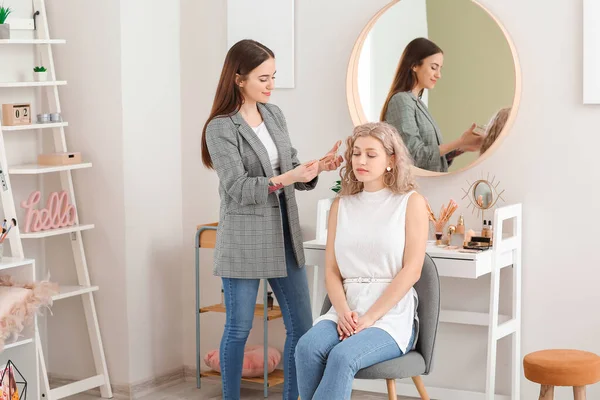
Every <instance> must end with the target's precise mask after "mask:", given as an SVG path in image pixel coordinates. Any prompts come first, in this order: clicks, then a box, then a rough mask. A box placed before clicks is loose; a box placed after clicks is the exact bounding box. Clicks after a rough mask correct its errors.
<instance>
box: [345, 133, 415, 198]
mask: <svg viewBox="0 0 600 400" xmlns="http://www.w3.org/2000/svg"><path fill="white" fill-rule="evenodd" d="M368 136H370V137H373V138H375V139H377V140H379V141H380V142H381V144H382V145H383V148H384V149H385V152H386V154H387V155H388V157H391V156H394V157H395V160H394V165H393V166H392V170H391V171H389V172H385V173H384V176H383V183H384V184H385V185H386V186H387V188H388V189H390V190H391V191H392V192H394V193H398V194H404V193H408V192H410V191H411V190H415V189H416V188H417V183H416V181H415V177H414V176H413V173H412V166H413V165H414V164H413V161H412V158H411V157H410V153H409V152H408V149H407V148H406V146H405V145H404V142H403V141H402V138H401V137H400V134H399V133H398V131H397V130H396V128H394V127H393V126H392V125H390V124H388V123H387V122H367V123H365V124H362V125H358V126H356V127H355V128H354V131H353V132H352V136H348V138H347V139H346V154H345V156H346V165H344V166H343V167H342V168H341V169H340V178H341V184H342V189H341V190H340V193H339V195H340V196H351V195H353V194H356V193H360V192H362V191H363V188H364V186H363V183H362V182H359V181H358V179H356V176H355V175H354V170H353V168H352V154H353V152H354V143H355V142H356V139H358V138H361V137H368Z"/></svg>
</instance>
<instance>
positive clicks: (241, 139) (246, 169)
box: [202, 40, 342, 400]
mask: <svg viewBox="0 0 600 400" xmlns="http://www.w3.org/2000/svg"><path fill="white" fill-rule="evenodd" d="M274 79H275V56H274V54H273V52H272V51H271V50H270V49H268V48H267V47H265V46H264V45H262V44H261V43H258V42H256V41H253V40H242V41H240V42H238V43H236V44H235V45H233V46H232V47H231V49H230V50H229V52H228V53H227V56H226V58H225V63H224V65H223V70H222V72H221V77H220V79H219V83H218V86H217V91H216V95H215V99H214V102H213V107H212V111H211V113H210V116H209V118H208V120H207V122H206V124H205V126H204V129H203V131H202V162H203V164H204V165H205V166H206V167H207V168H211V169H214V170H216V172H217V175H218V177H219V195H220V198H221V205H220V215H219V228H218V230H217V242H216V246H215V261H214V274H215V275H216V276H220V277H221V278H222V281H223V289H224V292H225V307H226V322H225V330H224V332H223V337H222V339H221V346H220V351H219V354H220V366H221V379H222V386H223V399H226V400H227V399H239V398H240V382H241V375H242V362H243V358H244V347H245V345H246V340H247V339H248V335H249V333H250V329H251V328H252V321H253V318H254V308H255V304H256V296H257V294H258V286H259V283H260V279H263V278H268V279H269V284H270V286H271V288H272V289H273V291H274V293H275V296H276V297H277V301H278V302H279V305H280V307H281V311H282V313H283V320H284V323H285V327H286V341H285V348H284V354H283V357H284V372H285V384H284V396H283V398H284V399H294V400H296V399H297V398H298V387H297V382H296V367H295V362H294V350H295V347H296V343H297V342H298V339H300V337H301V336H302V335H303V334H304V333H305V332H306V331H308V329H309V328H310V327H311V325H312V315H311V308H310V297H309V291H308V283H307V279H306V270H305V269H304V268H302V267H303V266H304V251H303V245H302V234H301V231H300V223H299V217H298V206H297V204H296V197H295V196H296V194H295V191H296V190H312V189H314V188H315V186H316V184H317V179H318V175H319V173H320V172H321V171H331V170H335V169H337V168H338V167H339V165H340V163H341V161H342V159H341V156H340V157H337V156H336V155H335V153H336V152H337V148H338V147H339V145H340V144H341V142H338V143H336V145H335V146H334V147H333V149H332V150H331V151H330V152H329V153H327V155H326V156H325V157H323V158H322V159H321V160H319V161H317V160H314V161H310V162H307V163H304V164H301V163H300V162H299V161H298V157H297V151H296V149H295V148H294V147H292V143H291V141H290V137H289V134H288V130H287V125H286V121H285V118H284V116H283V113H282V112H281V110H280V109H279V107H277V106H275V105H272V104H267V103H268V101H269V96H270V95H271V90H272V89H273V87H274ZM264 345H265V346H266V345H267V343H265V344H264Z"/></svg>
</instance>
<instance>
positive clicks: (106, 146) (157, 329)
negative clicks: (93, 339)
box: [47, 0, 182, 388]
mask: <svg viewBox="0 0 600 400" xmlns="http://www.w3.org/2000/svg"><path fill="white" fill-rule="evenodd" d="M47 4H48V13H49V18H50V31H51V35H52V36H53V37H57V38H64V39H66V40H67V45H65V46H62V47H61V46H55V47H54V48H55V49H56V53H55V60H56V67H57V71H58V72H57V73H58V76H59V79H66V80H67V81H68V82H69V85H68V86H67V87H65V88H64V89H61V92H60V94H61V99H62V102H63V104H62V105H63V110H64V111H63V115H64V116H65V119H66V120H68V121H69V123H70V126H69V128H67V130H66V134H67V142H68V146H69V148H70V149H72V150H74V151H82V153H83V155H84V157H85V158H86V159H87V160H89V161H91V162H92V163H93V164H94V167H93V168H92V169H89V170H84V171H80V172H82V173H79V172H76V173H75V174H74V175H75V190H76V194H77V195H78V198H77V200H78V206H79V213H80V218H81V221H82V222H83V223H94V224H95V225H96V228H95V229H94V230H91V231H89V232H85V233H84V234H83V237H84V243H85V249H86V253H87V256H88V266H89V269H90V275H91V281H92V283H93V284H96V285H98V286H100V291H99V292H97V293H96V294H95V299H96V304H97V310H98V315H99V322H100V329H101V332H102V339H103V341H104V349H105V353H106V358H107V362H108V369H109V374H110V378H111V383H113V384H114V385H116V386H120V387H121V388H123V386H127V385H129V384H135V383H139V382H141V381H146V380H149V379H152V378H154V377H156V376H160V375H164V374H166V373H168V372H172V371H173V370H174V369H177V368H180V367H181V346H180V344H179V342H180V336H181V324H180V321H181V318H182V316H181V300H180V296H179V287H180V284H181V279H180V271H181V260H180V258H179V255H180V254H181V241H182V234H181V220H182V213H181V204H182V200H181V190H182V189H181V161H180V159H181V135H180V131H181V126H180V123H181V110H180V94H179V93H180V80H179V72H180V62H179V60H180V54H179V37H180V26H179V7H178V4H177V3H175V5H173V6H171V7H166V8H165V7H159V6H160V4H158V2H156V4H155V5H153V4H149V2H147V1H138V2H131V1H126V2H121V1H118V0H113V1H111V2H102V3H98V2H91V3H90V2H75V3H73V2H70V1H65V0H53V1H51V2H48V3H47ZM142 9H143V12H142V13H140V10H142ZM98 21H102V23H99V22H98ZM157 55H159V56H157ZM47 248H48V254H47V257H48V265H49V266H50V269H51V271H52V278H53V280H56V281H59V282H61V283H64V282H71V283H73V282H75V279H76V277H75V275H74V273H73V272H74V267H73V265H72V264H73V261H72V256H71V247H70V245H69V244H68V240H67V238H66V237H65V238H55V239H52V241H48V242H47ZM53 312H54V315H53V316H52V317H50V318H48V323H49V326H50V332H49V338H48V343H49V352H50V357H49V364H50V372H51V373H52V374H54V375H57V376H61V377H67V378H82V377H87V376H90V375H93V374H94V370H93V363H92V359H91V351H90V348H89V341H88V340H87V330H86V328H85V319H84V318H83V309H82V307H81V302H80V299H79V298H75V299H69V300H65V301H61V302H57V303H55V306H54V307H53Z"/></svg>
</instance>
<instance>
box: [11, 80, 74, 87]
mask: <svg viewBox="0 0 600 400" xmlns="http://www.w3.org/2000/svg"><path fill="white" fill-rule="evenodd" d="M66 84H67V81H43V82H38V81H33V82H0V88H27V87H45V86H64V85H66Z"/></svg>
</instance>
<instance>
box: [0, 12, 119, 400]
mask: <svg viewBox="0 0 600 400" xmlns="http://www.w3.org/2000/svg"><path fill="white" fill-rule="evenodd" d="M33 7H34V12H36V13H38V15H37V17H36V25H37V29H35V30H34V23H33V22H34V21H33V19H31V20H18V21H15V24H14V25H15V26H18V27H19V28H18V29H29V30H33V32H34V36H35V38H32V39H7V40H0V54H1V51H2V47H3V46H4V45H7V46H10V45H32V46H34V47H33V49H35V51H36V53H35V54H40V60H39V61H40V63H41V65H44V66H45V67H46V68H47V71H48V79H49V80H48V81H45V82H37V81H36V82H0V90H1V89H2V88H23V89H24V90H31V89H32V88H39V89H38V90H41V91H42V93H43V94H45V95H46V97H47V106H48V108H49V110H51V112H56V113H61V111H62V110H61V104H60V98H59V93H58V87H59V86H63V85H66V84H67V82H66V81H62V80H57V79H56V71H55V68H54V58H53V53H52V45H62V44H65V43H66V41H65V40H60V39H51V38H50V32H49V27H48V19H47V16H46V4H45V0H34V1H33ZM12 26H13V24H12V21H11V27H12ZM0 57H2V56H1V55H0ZM0 68H6V66H5V65H4V64H0ZM18 101H20V100H19V99H15V102H18ZM68 125H69V124H68V123H67V122H53V123H45V124H36V123H32V124H30V125H23V126H2V121H1V120H0V178H1V177H2V176H3V178H4V182H5V185H4V186H3V185H1V184H0V198H1V201H2V206H3V210H4V215H5V218H7V219H10V218H13V217H14V218H17V214H16V204H18V203H19V201H17V200H16V199H15V198H14V197H13V191H12V185H11V179H13V178H14V179H18V176H19V175H37V176H40V174H48V173H57V174H59V175H60V183H61V188H62V190H64V191H66V192H67V193H68V194H69V201H70V202H71V204H73V205H74V206H75V208H76V209H77V204H76V196H75V189H74V185H73V178H72V175H71V173H72V171H75V170H82V169H87V168H91V167H92V164H91V163H88V162H85V163H80V164H75V165H64V166H62V165H61V166H46V165H37V164H28V165H14V166H11V165H8V161H7V152H8V151H7V149H6V144H5V141H4V135H5V134H7V133H8V132H14V131H28V130H32V131H38V132H41V131H39V130H45V131H44V132H48V134H50V132H52V135H53V139H54V140H53V144H54V148H53V150H52V152H67V151H68V150H67V145H66V143H67V141H66V136H65V129H64V128H65V127H67V126H68ZM21 134H23V135H26V133H21ZM40 137H41V136H38V138H40ZM32 156H37V154H33V155H32ZM77 214H78V213H77ZM93 228H94V225H93V224H86V225H84V224H80V222H79V217H78V216H76V218H75V225H73V226H69V227H65V228H58V229H50V230H44V231H40V232H27V233H26V232H21V229H22V227H21V224H20V223H18V224H17V228H15V229H12V230H11V232H10V234H9V235H8V239H9V240H8V242H9V244H10V250H11V255H12V256H13V257H12V258H11V257H5V258H4V259H3V261H2V262H1V263H0V270H4V269H8V268H17V267H21V266H27V265H30V266H32V267H33V279H35V262H34V261H33V260H27V259H25V258H24V254H23V244H22V240H23V239H44V238H47V237H52V236H58V235H66V237H67V238H68V239H69V240H70V242H71V248H72V251H73V258H74V261H75V268H76V272H77V280H78V282H77V285H71V286H68V285H60V282H59V285H60V292H59V293H58V294H57V295H55V296H53V300H54V301H55V302H59V301H60V300H64V299H68V298H73V297H80V298H81V299H82V302H83V309H84V313H85V318H86V322H87V328H88V335H89V338H90V344H91V349H92V355H93V359H94V364H95V375H94V376H91V377H87V378H84V379H82V380H79V381H76V382H73V383H70V384H68V385H65V386H61V387H57V388H53V389H50V383H49V380H48V373H47V367H46V361H45V355H44V352H43V349H42V345H41V338H40V334H39V330H38V325H37V319H36V320H35V323H34V327H33V333H32V334H31V337H25V338H22V340H19V341H17V342H15V343H10V344H7V345H6V346H5V348H6V349H15V348H19V347H21V346H28V345H33V346H35V354H36V358H37V362H36V369H37V375H38V376H37V377H38V378H39V379H37V381H40V382H41V385H42V386H41V388H40V398H43V399H48V400H57V399H61V398H64V397H68V396H72V395H75V394H78V393H81V392H85V391H87V390H90V389H94V388H100V393H101V396H102V397H104V398H112V389H111V386H110V379H109V375H108V369H107V366H106V358H105V355H104V348H103V345H102V339H101V335H100V326H99V323H98V316H97V314H96V306H95V303H94V297H93V294H94V292H96V291H98V290H99V287H98V286H94V285H92V283H91V282H90V276H89V272H88V266H87V260H86V256H85V251H84V246H83V237H82V232H83V231H86V230H89V229H93ZM52 268H53V266H50V267H49V270H50V271H51V270H52ZM55 306H56V303H55ZM48 346H52V342H51V339H50V342H49V343H48Z"/></svg>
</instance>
